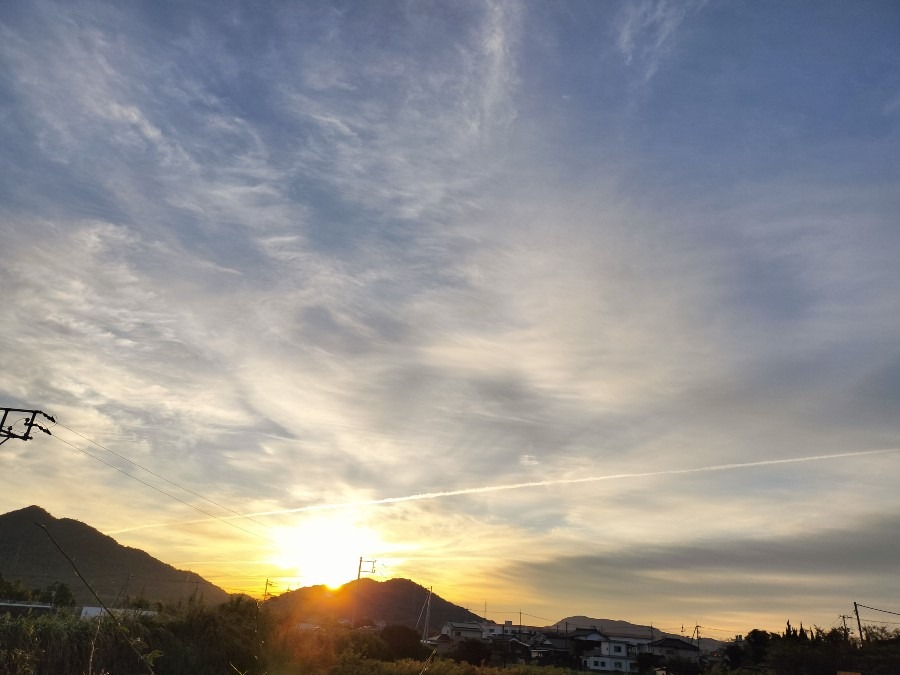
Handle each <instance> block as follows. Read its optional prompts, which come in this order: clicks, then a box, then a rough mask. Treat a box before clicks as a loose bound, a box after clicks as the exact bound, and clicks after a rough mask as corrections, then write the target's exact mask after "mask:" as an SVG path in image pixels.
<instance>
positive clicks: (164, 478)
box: [55, 422, 268, 527]
mask: <svg viewBox="0 0 900 675" xmlns="http://www.w3.org/2000/svg"><path fill="white" fill-rule="evenodd" d="M55 424H56V426H60V427H62V428H63V429H65V430H66V431H68V432H70V433H73V434H75V435H76V436H78V437H79V438H83V439H84V440H86V441H87V442H88V443H92V444H93V445H96V446H97V447H98V448H101V449H103V450H106V452H108V453H110V454H111V455H115V456H116V457H118V458H119V459H121V460H124V461H126V462H128V463H129V464H131V465H132V466H136V467H137V468H139V469H141V470H142V471H146V472H147V473H149V474H150V475H152V476H156V477H157V478H159V479H160V480H164V481H165V482H167V483H168V484H169V485H174V486H175V487H177V488H178V489H180V490H184V491H185V492H187V493H189V494H192V495H194V496H195V497H198V498H199V499H202V500H203V501H205V502H208V503H210V504H212V505H213V506H218V507H219V508H220V509H224V510H226V511H228V512H229V513H231V514H233V515H235V516H239V517H240V518H246V519H247V520H249V521H252V522H254V523H256V524H257V525H262V526H263V527H268V525H266V524H265V523H261V522H260V521H258V520H255V519H253V518H251V517H250V516H247V515H245V514H243V513H240V512H239V511H235V510H234V509H232V508H230V507H228V506H225V505H224V504H219V503H218V502H215V501H213V500H212V499H209V498H208V497H204V496H203V495H201V494H200V493H198V492H194V491H193V490H191V489H190V488H186V487H185V486H184V485H181V484H180V483H176V482H175V481H173V480H170V479H169V478H166V477H165V476H162V475H160V474H158V473H156V472H155V471H152V470H150V469H148V468H147V467H145V466H142V465H140V464H138V463H137V462H135V461H134V460H131V459H129V458H128V457H125V456H124V455H122V454H119V453H118V452H116V451H115V450H110V449H109V448H107V447H106V446H105V445H102V444H100V443H98V442H97V441H95V440H93V439H91V438H88V437H87V436H85V435H84V434H81V433H78V432H77V431H75V430H74V429H71V428H69V427H67V426H66V425H65V424H63V423H62V422H56V423H55Z"/></svg>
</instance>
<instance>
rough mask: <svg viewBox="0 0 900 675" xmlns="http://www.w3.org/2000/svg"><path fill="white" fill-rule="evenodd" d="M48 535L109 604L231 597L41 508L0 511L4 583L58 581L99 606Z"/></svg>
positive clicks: (81, 600) (84, 600)
mask: <svg viewBox="0 0 900 675" xmlns="http://www.w3.org/2000/svg"><path fill="white" fill-rule="evenodd" d="M39 525H42V526H43V527H44V528H46V532H45V531H43V530H42V528H41V527H39ZM48 533H49V534H50V535H51V536H52V537H53V539H54V540H55V541H56V542H57V543H58V544H59V546H60V548H62V549H63V551H65V552H66V555H68V556H69V557H70V558H72V560H73V561H74V562H75V565H76V566H77V567H78V571H79V572H80V573H81V576H82V577H84V578H85V579H86V580H87V582H88V583H89V584H90V586H91V588H93V589H94V591H95V592H96V593H97V595H98V596H100V599H101V600H102V601H103V602H104V604H106V605H107V606H112V607H115V606H118V605H119V604H121V603H123V602H125V600H126V598H130V599H132V600H134V599H138V598H140V599H142V600H146V601H148V602H150V603H157V602H163V603H177V602H180V601H188V600H191V599H193V600H194V601H197V602H205V603H209V604H218V603H221V602H225V601H226V600H227V599H228V598H229V595H228V593H226V592H225V591H224V590H222V589H221V588H219V587H218V586H215V585H213V584H211V583H210V582H208V581H206V580H205V579H203V578H202V577H201V576H200V575H198V574H195V573H194V572H188V571H185V570H179V569H176V568H174V567H172V566H171V565H167V564H166V563H164V562H161V561H160V560H157V559H156V558H154V557H152V556H151V555H149V554H148V553H146V552H144V551H141V550H140V549H136V548H131V547H129V546H122V545H121V544H119V543H118V542H116V540H115V539H113V538H112V537H109V536H107V535H105V534H103V533H102V532H100V531H98V530H95V529H94V528H93V527H90V526H89V525H85V524H84V523H82V522H79V521H77V520H71V519H69V518H54V517H53V516H52V515H50V514H49V513H47V512H46V511H45V510H44V509H42V508H40V507H39V506H28V507H26V508H24V509H19V510H18V511H11V512H9V513H5V514H3V515H0V575H3V578H4V579H6V580H7V581H16V580H19V581H21V583H22V585H23V586H24V587H26V588H29V589H34V588H45V587H47V586H48V585H50V584H52V583H53V582H56V581H59V582H62V583H64V584H66V585H67V586H68V587H69V588H70V589H71V590H72V593H73V595H74V596H75V601H76V603H77V604H79V605H89V606H94V605H97V600H96V598H94V596H93V594H92V593H91V592H90V590H88V588H87V587H86V586H85V584H84V582H82V581H81V579H79V578H78V576H77V574H76V573H75V570H74V569H73V567H72V564H71V563H70V562H69V561H68V560H66V557H65V556H64V555H63V554H62V553H61V552H60V551H59V549H58V548H57V547H56V546H55V545H54V544H53V541H51V539H50V537H48V536H47V534H48ZM0 599H2V598H0Z"/></svg>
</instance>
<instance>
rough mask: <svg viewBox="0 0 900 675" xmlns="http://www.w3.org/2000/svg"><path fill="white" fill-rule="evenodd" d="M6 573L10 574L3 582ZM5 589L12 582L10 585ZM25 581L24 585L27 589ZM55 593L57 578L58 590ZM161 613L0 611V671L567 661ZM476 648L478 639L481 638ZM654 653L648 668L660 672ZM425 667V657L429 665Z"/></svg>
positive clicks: (380, 633) (185, 612) (349, 668)
mask: <svg viewBox="0 0 900 675" xmlns="http://www.w3.org/2000/svg"><path fill="white" fill-rule="evenodd" d="M4 583H5V582H4ZM6 590H8V588H6ZM19 590H21V589H19ZM57 592H59V589H57ZM160 610H161V611H160V612H159V613H151V612H140V611H135V612H131V613H129V614H127V615H125V616H122V617H120V618H119V619H118V620H114V619H113V618H110V617H101V618H100V619H93V620H89V621H85V620H81V619H79V618H78V617H76V616H75V615H74V613H73V612H71V611H64V610H60V611H58V612H57V613H55V614H43V615H31V616H13V615H10V614H5V615H4V614H0V675H38V674H40V675H107V674H108V673H116V675H142V674H147V673H151V674H153V675H221V674H223V673H241V674H243V675H421V673H423V672H427V673H428V675H491V674H492V673H500V672H502V673H503V675H536V674H537V673H540V674H541V675H564V674H568V673H570V672H572V671H570V670H569V669H568V668H558V667H552V666H547V667H538V666H535V665H522V664H510V665H506V666H505V667H503V668H502V669H500V668H499V667H491V666H490V665H484V664H491V663H494V664H496V663H497V660H493V661H492V656H493V655H492V654H491V652H490V649H489V648H488V646H487V645H486V644H481V643H479V644H478V645H475V644H467V645H464V646H462V647H461V648H460V649H459V650H458V651H457V652H456V653H454V654H453V658H438V657H436V656H435V654H434V653H433V652H432V651H431V650H430V649H428V648H426V647H424V646H423V645H422V644H421V643H420V642H419V639H418V638H419V636H418V634H417V633H416V632H415V631H413V630H412V629H411V628H408V627H405V626H387V627H385V628H382V629H380V630H376V629H371V628H358V629H351V628H349V627H348V626H346V625H343V624H339V623H337V622H334V623H331V624H324V625H322V626H321V627H319V628H317V629H314V630H300V629H299V628H297V627H296V625H295V624H294V623H293V622H289V621H283V620H282V621H279V620H278V619H277V617H276V616H275V615H273V614H271V613H269V612H268V611H266V610H265V609H261V608H260V606H259V605H258V604H257V603H256V602H255V601H254V600H251V599H250V598H247V597H243V596H240V597H238V596H236V597H234V598H232V599H231V600H230V601H229V602H227V603H224V604H221V605H218V606H205V605H199V604H195V603H187V604H185V605H179V606H174V607H161V608H160ZM476 647H477V648H476ZM652 665H653V664H651V663H650V662H649V660H647V661H646V662H644V663H642V664H641V666H642V670H643V671H645V672H652V670H651V666H652ZM426 666H427V668H426ZM668 666H669V671H670V673H673V674H681V675H693V674H694V673H701V672H706V673H710V674H718V675H725V674H731V673H736V674H740V673H757V672H760V671H763V670H765V672H769V673H772V674H774V675H788V674H790V675H796V674H802V675H826V674H827V675H834V673H835V672H837V671H840V670H844V671H855V672H865V673H866V674H867V675H886V674H887V673H897V672H900V631H897V630H887V629H884V628H870V629H868V630H867V633H866V640H865V641H864V642H863V644H861V645H860V644H859V643H858V642H856V641H854V640H852V639H851V638H850V637H849V635H848V634H847V633H846V632H845V631H843V630H841V629H832V630H829V631H823V630H821V629H819V628H813V629H804V628H802V627H801V628H799V629H795V628H793V627H792V626H791V625H790V623H788V625H787V628H786V630H785V631H784V632H783V633H769V632H766V631H761V630H753V631H750V633H749V634H748V635H747V636H746V639H745V640H744V641H743V643H742V644H731V645H728V646H727V647H726V648H725V649H724V650H723V658H722V659H721V660H719V661H718V662H715V663H714V664H713V665H710V666H708V667H706V668H705V669H701V668H700V667H699V666H698V664H697V663H696V662H684V663H674V662H673V663H669V664H668Z"/></svg>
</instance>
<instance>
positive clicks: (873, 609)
mask: <svg viewBox="0 0 900 675" xmlns="http://www.w3.org/2000/svg"><path fill="white" fill-rule="evenodd" d="M856 605H857V607H865V608H866V609H871V610H872V611H874V612H884V613H885V614H893V615H894V616H900V612H892V611H890V610H887V609H878V608H877V607H869V606H867V605H860V604H859V603H856Z"/></svg>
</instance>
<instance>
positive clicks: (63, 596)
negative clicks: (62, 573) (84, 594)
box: [0, 574, 75, 607]
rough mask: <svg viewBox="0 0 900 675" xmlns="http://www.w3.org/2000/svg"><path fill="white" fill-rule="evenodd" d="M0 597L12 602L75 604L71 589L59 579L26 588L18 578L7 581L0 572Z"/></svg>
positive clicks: (65, 605) (66, 605)
mask: <svg viewBox="0 0 900 675" xmlns="http://www.w3.org/2000/svg"><path fill="white" fill-rule="evenodd" d="M0 598H2V599H3V600H12V601H13V602H45V603H47V604H53V605H61V606H63V607H68V606H72V605H74V604H75V596H74V595H73V594H72V589H71V588H69V587H68V586H67V585H66V584H64V583H62V582H61V581H54V582H53V583H52V584H48V585H47V586H45V587H43V588H28V587H26V586H25V585H24V584H23V583H22V581H21V580H20V579H16V580H15V581H7V580H6V579H4V578H3V575H2V574H0Z"/></svg>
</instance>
